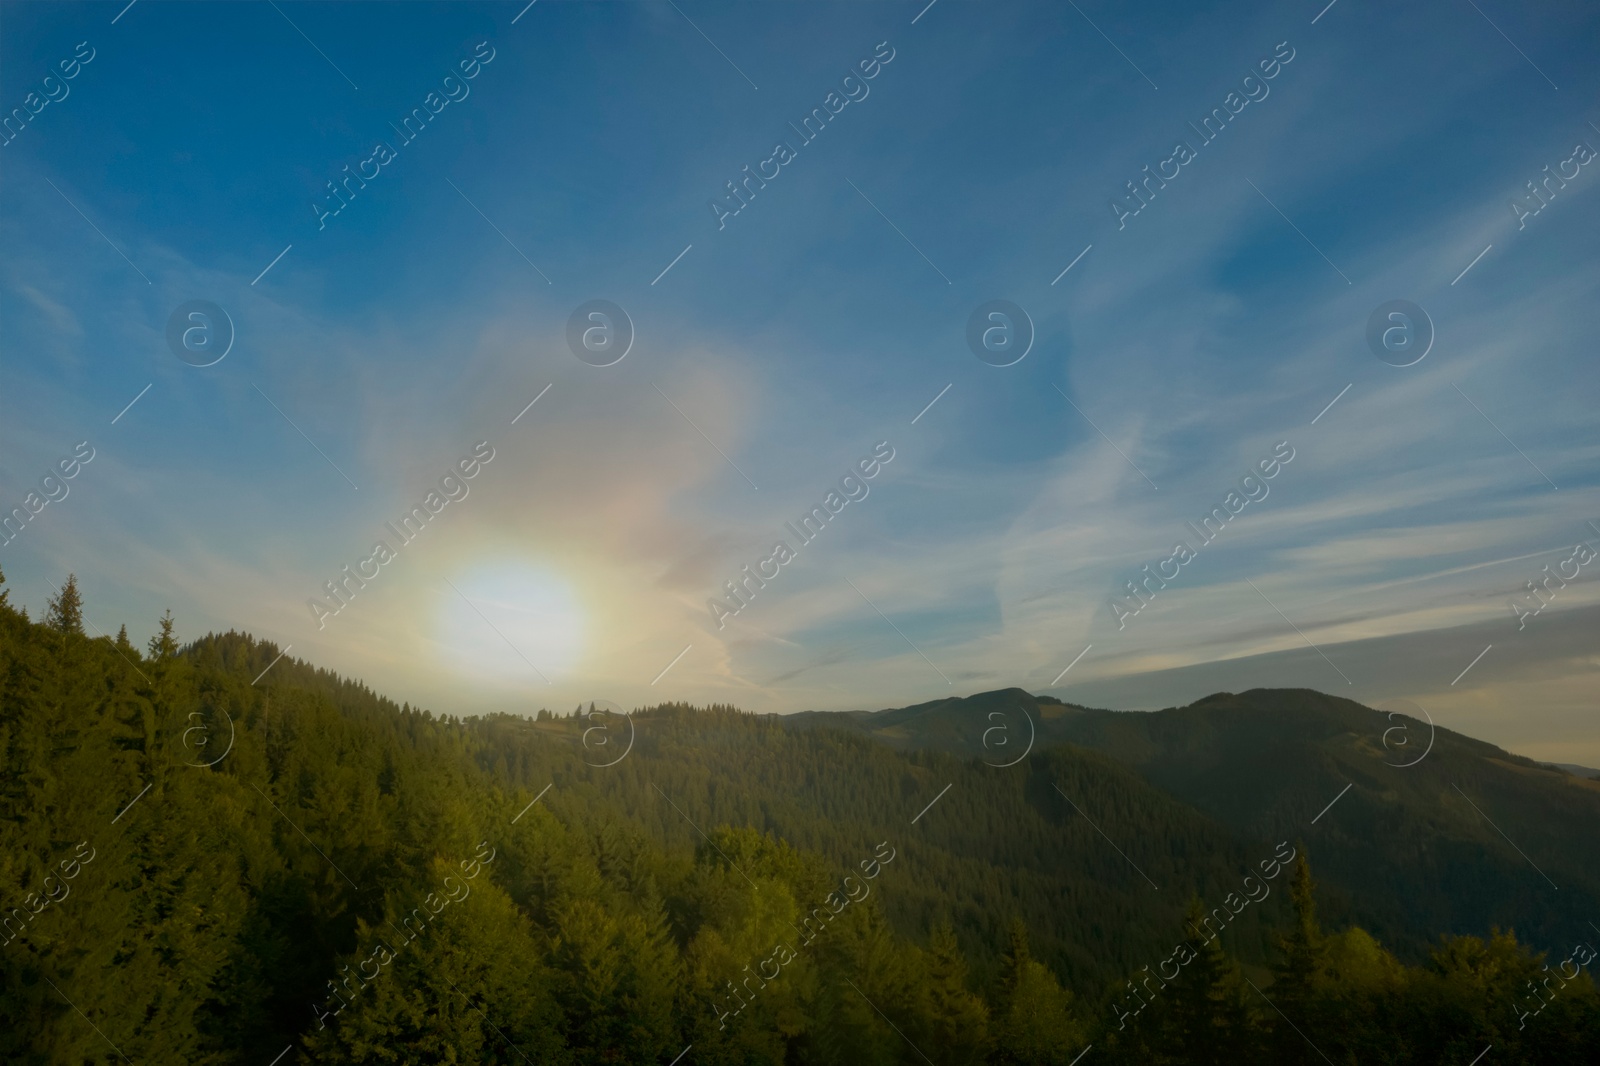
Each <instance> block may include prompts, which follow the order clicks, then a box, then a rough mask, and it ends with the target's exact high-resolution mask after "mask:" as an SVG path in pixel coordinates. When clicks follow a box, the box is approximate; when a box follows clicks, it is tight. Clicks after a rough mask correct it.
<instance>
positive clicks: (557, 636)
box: [436, 562, 586, 684]
mask: <svg viewBox="0 0 1600 1066" xmlns="http://www.w3.org/2000/svg"><path fill="white" fill-rule="evenodd" d="M451 584H452V585H454V586H455V590H454V591H450V590H446V596H447V597H448V598H447V599H444V600H442V601H441V602H440V611H439V614H438V630H437V637H436V639H437V642H438V646H439V648H440V651H441V653H442V655H443V656H444V658H446V659H447V660H448V661H449V662H450V663H451V664H452V665H453V666H454V667H455V668H456V669H458V670H459V671H460V672H461V673H463V674H468V675H472V676H477V677H486V678H493V679H495V680H498V681H511V682H516V681H529V682H533V683H535V684H544V683H545V682H546V681H550V682H555V681H558V680H559V679H560V678H561V677H562V676H564V675H567V674H570V673H571V672H572V670H573V668H574V667H575V666H576V665H577V663H578V659H579V656H580V655H581V654H582V652H583V638H584V628H585V625H584V623H585V621H586V619H585V617H584V612H583V608H582V607H581V606H580V604H579V603H578V598H577V596H576V594H575V593H574V592H573V589H572V585H571V584H570V583H569V582H568V581H567V580H566V579H564V578H563V577H561V575H559V574H558V573H556V572H555V571H554V570H552V569H550V568H548V567H544V566H538V565H535V564H531V563H527V562H502V563H483V564H480V565H477V566H474V567H473V568H471V569H470V570H467V571H465V572H463V573H462V574H460V575H459V576H458V577H455V578H452V579H451Z"/></svg>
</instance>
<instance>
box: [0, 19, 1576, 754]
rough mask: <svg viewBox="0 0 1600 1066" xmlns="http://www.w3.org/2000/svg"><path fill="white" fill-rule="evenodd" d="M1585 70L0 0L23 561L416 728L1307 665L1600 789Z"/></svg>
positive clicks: (1182, 696) (1082, 30)
mask: <svg viewBox="0 0 1600 1066" xmlns="http://www.w3.org/2000/svg"><path fill="white" fill-rule="evenodd" d="M1596 40H1600V10H1597V9H1595V8H1594V7H1593V6H1592V5H1586V4H1582V3H1576V2H1571V3H1551V4H1542V5H1533V6H1519V5H1510V4H1505V3H1503V2H1501V0H1429V2H1426V3H1422V4H1416V5H1404V6H1403V7H1398V8H1397V7H1396V6H1395V5H1378V4H1373V3H1371V2H1369V0H1337V2H1335V3H1334V4H1332V5H1325V0H1317V2H1313V3H1299V2H1296V3H1278V4H1261V3H1226V4H1216V3H1209V4H1208V3H1202V4H1181V5H1180V4H1132V3H1110V2H1106V0H1082V2H1080V3H1078V4H1070V3H1069V4H1058V3H1028V2H1022V0H1005V2H998V3H975V2H964V0H937V2H935V3H934V4H931V5H929V4H927V3H926V0H910V2H905V3H902V2H900V0H893V2H890V0H882V2H871V3H840V4H830V3H813V2H807V3H786V2H772V3H759V4H757V3H742V4H734V3H713V2H708V0H677V2H675V3H672V2H664V3H655V2H643V0H641V2H631V0H619V2H558V0H539V2H537V3H534V4H531V5H528V4H526V3H525V0H509V2H505V3H493V4H488V3H485V4H472V3H450V4H428V3H404V4H401V3H378V2H373V3H354V4H331V3H328V4H325V3H290V2H280V3H277V4H272V3H250V2H246V3H226V4H223V3H212V4H196V3H161V2H157V0H138V2H136V3H134V4H132V5H127V4H126V0H116V2H113V3H109V4H100V3H49V4H42V3H9V4H6V5H5V6H4V7H0V98H3V103H0V106H3V108H4V109H5V113H6V114H7V115H9V116H11V117H10V119H9V125H7V126H5V127H4V129H5V132H4V134H3V137H4V140H5V143H4V144H3V145H0V190H3V193H4V195H3V197H0V205H3V206H0V247H3V248H4V251H5V254H4V255H3V256H0V514H4V515H13V514H14V513H20V515H21V516H22V517H24V518H26V521H25V522H23V521H18V520H16V519H14V521H15V522H16V524H17V525H18V526H19V527H20V529H21V531H20V533H18V532H15V531H12V532H11V533H9V534H8V537H9V539H7V540H6V541H5V543H3V544H0V569H3V570H4V574H5V578H6V582H7V584H6V588H7V590H9V592H10V594H11V600H12V602H13V603H18V604H22V605H25V606H27V607H28V609H29V610H30V612H31V613H33V614H34V615H35V616H36V617H37V616H39V615H41V614H42V613H43V610H44V608H45V605H46V603H47V602H48V600H49V598H50V596H51V595H52V594H53V586H57V585H59V584H60V583H61V582H62V581H63V580H64V579H65V577H66V575H67V574H68V573H69V572H70V573H73V574H75V575H76V577H77V579H78V581H79V584H80V587H81V588H82V590H83V593H84V596H85V601H86V617H87V620H88V622H89V624H90V625H91V626H92V627H95V628H97V629H98V630H101V631H104V632H108V633H115V632H116V630H117V627H118V626H119V625H123V624H126V625H127V627H128V632H129V634H130V636H131V637H132V638H133V639H134V640H135V641H136V642H140V643H142V642H143V641H144V640H145V639H147V638H148V636H149V635H150V633H151V632H153V630H154V628H155V623H156V619H157V618H158V616H159V615H160V614H161V612H162V611H163V610H166V609H168V608H170V609H171V610H172V611H173V613H174V615H175V617H176V619H177V628H178V633H179V636H180V637H181V638H183V639H194V638H195V637H198V636H200V635H202V634H204V633H206V632H209V631H226V630H229V629H236V630H243V631H247V632H249V633H252V634H254V635H255V636H257V637H259V638H262V639H264V640H270V641H272V642H274V643H275V644H277V645H278V646H279V647H280V648H282V647H288V648H290V649H291V650H290V651H289V654H290V655H291V656H294V657H297V658H304V659H306V660H308V661H311V662H313V663H315V664H317V665H319V666H323V667H327V668H329V669H333V670H336V671H338V672H340V673H343V674H347V675H350V676H354V677H358V678H360V679H362V680H363V681H365V682H366V683H368V684H369V685H371V686H372V687H373V688H375V689H376V690H378V691H379V692H382V693H385V694H387V695H389V696H392V697H394V698H395V699H397V700H407V701H409V702H411V703H413V704H420V705H422V706H426V707H428V708H430V709H432V710H435V711H438V712H442V713H451V714H481V713H488V712H494V711H507V712H512V713H522V714H532V713H534V712H535V711H537V710H538V709H539V708H542V707H548V708H551V709H554V710H558V711H566V710H570V709H571V708H572V707H575V706H577V705H578V704H579V703H585V702H587V701H590V700H609V701H611V702H613V703H616V704H618V705H621V706H625V707H635V706H644V705H649V704H654V703H659V702H666V701H679V700H681V701H688V702H693V703H697V704H705V703H712V702H719V703H731V704H734V705H737V706H740V707H743V708H745V709H747V710H750V711H757V712H790V711H797V710H804V709H819V710H842V709H854V708H868V709H875V708H881V707H891V706H902V705H906V704H911V703H916V702H920V701H924V700H928V699H935V698H939V697H942V696H949V695H965V694H968V693H971V692H978V691H985V690H991V689H997V688H1003V687H1007V686H1012V685H1015V686H1019V687H1022V688H1025V689H1028V690H1029V691H1031V692H1035V693H1048V694H1050V695H1054V696H1056V697H1058V698H1061V699H1064V700H1067V701H1069V702H1079V703H1084V704H1087V705H1091V706H1102V707H1115V708H1125V709H1157V708H1161V707H1165V706H1173V705H1182V704H1186V703H1189V702H1192V701H1194V700H1196V699H1199V698H1201V697H1203V696H1205V695H1208V694H1210V693H1212V692H1216V691H1243V690H1245V689H1249V688H1257V687H1304V688H1314V689H1318V690H1320V691H1324V692H1328V693H1332V694H1335V695H1339V696H1347V697H1349V698H1352V699H1356V700H1359V701H1360V702H1362V703H1365V704H1367V705H1369V706H1383V705H1385V704H1387V703H1390V702H1391V701H1395V700H1410V701H1413V703H1415V704H1416V705H1417V706H1420V707H1422V708H1423V709H1424V710H1425V711H1426V712H1427V713H1428V715H1429V717H1430V718H1431V719H1432V720H1433V721H1434V722H1435V723H1436V724H1437V725H1438V726H1441V727H1447V728H1451V729H1456V730H1458V731H1461V732H1464V733H1467V734H1469V735H1472V736H1476V737H1480V738H1483V739H1486V740H1489V741H1492V742H1494V743H1497V744H1500V745H1502V746H1504V747H1506V748H1508V749H1509V750H1512V751H1515V752H1517V753H1519V754H1523V755H1527V756H1530V757H1533V758H1537V759H1541V760H1549V761H1559V762H1572V763H1582V764H1587V765H1600V730H1597V729H1596V727H1595V724H1594V723H1595V721H1596V719H1595V713H1594V712H1595V710H1596V702H1597V694H1600V684H1597V683H1596V682H1597V679H1600V673H1597V670H1600V645H1597V637H1600V594H1597V592H1596V590H1597V589H1600V580H1596V578H1597V576H1600V559H1595V558H1594V557H1593V552H1594V551H1595V550H1597V549H1600V490H1597V477H1596V471H1597V458H1600V432H1597V430H1600V422H1597V419H1596V417H1595V411H1596V410H1597V408H1600V384H1597V381H1596V376H1595V373H1594V370H1595V366H1596V359H1595V337H1596V327H1597V325H1600V300H1597V299H1596V296H1597V288H1600V262H1597V258H1596V255H1595V251H1594V249H1595V247H1596V245H1595V240H1596V227H1597V224H1600V192H1597V189H1600V165H1593V164H1592V163H1591V162H1590V160H1591V159H1592V158H1593V157H1594V154H1595V152H1596V150H1597V149H1600V126H1597V125H1596V123H1600V98H1597V88H1600V68H1597V67H1596V65H1595V64H1594V62H1593V55H1592V47H1593V43H1594V42H1595V41H1596ZM68 72H70V75H69V73H68ZM808 116H811V125H810V126H809V127H803V126H802V122H803V120H805V119H806V118H807V117H808ZM1208 116H1210V117H1211V122H1210V125H1209V126H1206V125H1203V122H1204V120H1205V119H1206V118H1207V117H1208ZM408 117H409V118H410V121H411V125H410V127H407V126H406V125H405V122H406V120H407V118H408ZM824 119H826V122H825V123H824ZM819 128H820V132H817V131H818V129H819ZM747 168H748V169H747ZM350 175H355V177H350ZM747 175H756V176H755V177H747ZM736 180H737V181H740V182H744V183H745V184H743V185H741V186H739V187H738V189H737V191H735V190H733V189H731V188H730V183H732V182H735V181H736ZM1135 181H1138V182H1140V183H1142V184H1140V185H1139V186H1138V187H1137V188H1130V183H1132V182H1135ZM335 182H344V183H345V184H343V185H342V186H340V187H339V188H338V189H337V190H335V188H334V186H333V184H332V183H335ZM1533 182H1543V183H1544V184H1542V185H1540V186H1539V187H1538V188H1539V192H1540V193H1541V194H1542V195H1538V196H1536V195H1535V191H1534V190H1533V189H1532V188H1530V183H1533ZM735 208H737V210H736V211H735ZM1136 208H1137V210H1135V209H1136ZM594 301H605V302H606V303H605V304H603V305H599V304H595V303H594ZM995 301H1004V302H1005V303H1004V304H1003V305H997V304H995ZM1394 301H1405V302H1406V303H1405V304H1404V305H1395V306H1394V307H1390V306H1388V305H1391V304H1393V302H1394ZM997 307H998V308H999V309H998V310H996V308H997ZM1395 307H1399V310H1395ZM596 308H599V310H595V309H596ZM1391 312H1392V313H1394V314H1398V315H1401V316H1404V317H1401V318H1390V317H1388V316H1389V315H1390V314H1391ZM591 313H594V314H598V315H600V316H601V317H599V318H591V317H588V316H589V315H590V314H591ZM191 314H195V315H198V316H200V317H198V318H193V317H190V315H191ZM991 314H995V315H999V316H1000V317H998V318H992V317H989V316H990V315H991ZM1419 315H1420V316H1421V317H1419ZM1371 321H1375V322H1376V327H1375V328H1373V329H1370V330H1369V322H1371ZM586 330H588V331H590V332H587V333H586V332H585V331H586ZM1385 330H1393V331H1394V332H1392V333H1388V334H1386V333H1385ZM985 331H992V332H987V333H986V332H985ZM1369 333H1370V335H1371V338H1372V339H1369ZM1385 337H1387V338H1388V343H1389V345H1390V346H1391V347H1385ZM986 338H987V343H988V345H989V347H986V346H985V343H986V340H985V339H986ZM586 340H587V343H588V345H589V346H587V347H586V346H585V344H586ZM1418 351H1422V355H1421V356H1420V358H1418V357H1417V356H1416V353H1417V352H1418ZM1397 352H1398V354H1397ZM219 353H220V357H219ZM1380 354H1381V356H1382V357H1380ZM1396 363H1408V364H1409V365H1403V366H1400V365H1394V364H1396ZM197 364H208V365H197ZM1001 364H1004V365H1001ZM84 456H92V457H91V458H89V459H88V460H87V461H83V457H84ZM67 470H71V471H72V476H71V477H70V478H65V477H64V476H63V475H64V474H65V472H66V471H67ZM1268 470H1270V471H1271V474H1270V477H1268V476H1264V475H1265V474H1266V471H1268ZM467 471H470V472H471V476H470V477H466V476H464V474H465V473H466V472H467ZM869 471H870V474H871V476H870V477H867V476H863V475H864V474H866V473H867V472H869ZM46 479H48V480H46ZM30 493H31V494H33V495H32V496H31V497H30ZM430 493H432V494H433V495H432V496H430ZM830 493H834V494H835V495H833V496H832V497H831V498H830V496H829V494H830ZM1230 494H1233V495H1230ZM30 499H31V501H32V502H31V503H30V502H29V500H30ZM814 507H819V508H821V509H822V513H823V515H825V516H826V517H827V522H826V523H825V525H823V523H821V522H820V521H819V520H817V519H813V523H814V524H816V525H823V528H822V530H821V532H820V533H816V534H815V536H814V537H812V538H811V539H809V540H807V539H805V538H802V537H801V536H799V535H797V533H796V529H795V528H791V527H796V528H798V526H799V523H800V520H801V518H802V517H803V516H805V515H807V514H808V513H811V512H812V509H813V508H814ZM19 508H20V509H21V510H20V512H17V511H16V509H19ZM416 508H421V514H422V515H423V516H424V517H425V518H426V522H423V521H422V520H421V519H413V524H414V525H415V526H420V527H421V532H420V533H416V534H415V535H414V536H413V535H411V534H409V533H407V531H405V530H400V529H398V527H399V524H400V521H401V518H402V516H404V515H407V514H412V513H413V511H414V509H416ZM1219 509H1220V510H1219ZM35 511H36V513H35ZM834 512H837V513H834ZM1217 514H1220V515H1222V516H1223V517H1225V518H1226V519H1227V520H1226V522H1225V523H1224V522H1223V521H1222V520H1221V518H1214V519H1213V527H1221V532H1220V533H1213V535H1212V536H1211V537H1209V538H1207V537H1203V536H1201V535H1200V533H1201V532H1202V531H1201V530H1199V529H1197V528H1196V527H1198V526H1199V523H1200V521H1201V519H1202V518H1203V517H1204V516H1206V515H1217ZM1190 523H1193V525H1190ZM401 533H407V536H406V537H402V536H401V535H400V534H401ZM380 543H382V545H383V546H384V547H383V550H382V552H380V551H379V550H378V545H379V544H380ZM780 543H782V544H783V545H784V547H783V549H782V550H781V551H780V550H779V549H778V547H777V546H778V544H780ZM1180 543H1182V544H1183V545H1184V546H1185V551H1184V552H1183V553H1179V552H1177V551H1176V549H1177V547H1178V545H1179V544H1180ZM1147 566H1148V567H1149V568H1150V569H1149V570H1145V569H1144V568H1145V567H1147ZM746 567H748V568H749V569H748V570H746V569H744V568H746ZM345 568H348V569H345ZM1547 568H1548V569H1547ZM352 574H353V575H356V576H354V577H351V576H348V575H352ZM363 575H365V576H363ZM750 575H754V576H750ZM1147 575H1154V576H1147ZM1548 575H1556V576H1548ZM336 581H343V582H344V584H343V586H342V596H341V597H340V598H335V597H334V596H333V595H332V594H331V593H330V592H329V591H328V590H327V588H326V587H325V586H326V584H328V583H333V582H336ZM1135 581H1140V582H1144V584H1143V585H1142V586H1140V588H1139V591H1138V595H1137V596H1136V595H1135V594H1134V593H1133V592H1131V591H1130V590H1129V589H1128V585H1129V583H1130V582H1135ZM1541 581H1545V582H1547V583H1546V584H1545V585H1543V586H1541V587H1540V589H1539V594H1538V595H1537V598H1536V596H1535V593H1534V592H1531V591H1530V590H1529V583H1530V582H1532V583H1537V582H1541ZM730 582H735V583H736V582H744V584H743V585H742V590H743V591H742V592H741V594H740V596H739V598H737V599H736V598H734V597H733V596H732V594H731V593H730V592H729V583H730ZM734 588H735V589H739V588H741V586H739V585H737V584H735V585H734ZM1514 605H1521V606H1520V608H1519V607H1516V606H1514ZM1135 608H1137V610H1135ZM1535 609H1537V610H1535Z"/></svg>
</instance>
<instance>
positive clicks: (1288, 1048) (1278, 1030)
mask: <svg viewBox="0 0 1600 1066" xmlns="http://www.w3.org/2000/svg"><path fill="white" fill-rule="evenodd" d="M1289 900H1290V902H1291V903H1292V904H1293V906H1294V924H1292V925H1291V926H1290V927H1289V932H1288V933H1287V934H1284V935H1282V936H1280V937H1279V938H1278V950H1279V951H1281V952H1282V953H1283V961H1282V962H1281V963H1279V964H1278V965H1277V967H1275V968H1274V971H1273V976H1274V979H1273V983H1272V1001H1273V1004H1274V1006H1276V1007H1277V1010H1276V1011H1274V1012H1273V1014H1274V1018H1273V1019H1272V1022H1273V1044H1274V1047H1275V1049H1276V1052H1277V1061H1279V1062H1284V1063H1299V1062H1308V1063H1309V1062H1311V1061H1313V1056H1314V1054H1315V1053H1314V1052H1313V1050H1312V1049H1311V1048H1309V1047H1307V1046H1306V1041H1305V1037H1303V1036H1302V1035H1301V1034H1300V1033H1298V1032H1296V1031H1295V1026H1299V1027H1300V1028H1301V1029H1305V1028H1306V1027H1307V1026H1311V1027H1313V1028H1315V1018H1314V1017H1313V1012H1314V1008H1315V1006H1316V997H1317V992H1318V986H1319V985H1320V984H1321V983H1322V977H1323V970H1324V969H1325V967H1326V959H1327V954H1328V946H1327V940H1326V938H1325V937H1324V936H1323V933H1322V928H1321V926H1319V925H1318V924H1317V901H1316V883H1315V882H1314V881H1312V879H1311V864H1310V863H1309V862H1307V861H1306V854H1305V848H1304V846H1301V847H1300V848H1299V849H1298V857H1297V858H1296V860H1295V865H1294V880H1293V881H1292V882H1291V883H1290V886H1289ZM1280 1012H1281V1014H1280ZM1286 1019H1287V1020H1286ZM1290 1023H1292V1024H1290Z"/></svg>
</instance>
